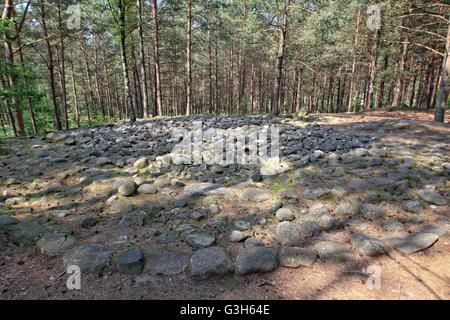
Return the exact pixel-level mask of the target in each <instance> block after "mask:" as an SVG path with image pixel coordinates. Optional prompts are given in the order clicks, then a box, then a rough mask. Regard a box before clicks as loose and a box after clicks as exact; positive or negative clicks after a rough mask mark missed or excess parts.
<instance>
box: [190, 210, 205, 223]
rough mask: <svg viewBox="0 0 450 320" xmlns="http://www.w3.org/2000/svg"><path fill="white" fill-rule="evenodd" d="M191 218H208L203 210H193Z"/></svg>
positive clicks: (198, 219) (196, 219) (197, 219)
mask: <svg viewBox="0 0 450 320" xmlns="http://www.w3.org/2000/svg"><path fill="white" fill-rule="evenodd" d="M189 216H190V218H191V219H192V220H195V221H200V220H203V219H205V218H206V215H205V213H204V212H202V211H193V212H191V213H190V215H189Z"/></svg>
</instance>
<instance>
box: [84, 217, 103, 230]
mask: <svg viewBox="0 0 450 320" xmlns="http://www.w3.org/2000/svg"><path fill="white" fill-rule="evenodd" d="M99 221H100V219H99V218H98V217H86V218H83V220H82V221H81V226H82V227H83V228H85V229H90V228H92V227H94V226H96V225H97V224H98V223H99Z"/></svg>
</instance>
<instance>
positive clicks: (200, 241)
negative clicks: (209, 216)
mask: <svg viewBox="0 0 450 320" xmlns="http://www.w3.org/2000/svg"><path fill="white" fill-rule="evenodd" d="M186 242H187V243H188V244H189V245H190V246H191V247H192V248H194V249H202V248H208V247H211V246H213V245H215V244H216V238H215V237H213V236H209V235H203V234H190V235H188V236H187V238H186Z"/></svg>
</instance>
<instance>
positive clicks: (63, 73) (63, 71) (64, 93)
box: [56, 0, 69, 130]
mask: <svg viewBox="0 0 450 320" xmlns="http://www.w3.org/2000/svg"><path fill="white" fill-rule="evenodd" d="M56 7H57V9H58V26H59V46H60V48H59V49H60V52H59V53H60V58H59V59H60V61H59V63H60V65H59V66H60V70H61V71H60V74H61V77H60V78H61V103H62V106H63V111H64V126H65V127H66V129H67V130H68V129H69V115H68V111H67V89H66V65H65V60H64V51H65V47H64V33H63V24H62V17H61V0H58V1H57V2H56Z"/></svg>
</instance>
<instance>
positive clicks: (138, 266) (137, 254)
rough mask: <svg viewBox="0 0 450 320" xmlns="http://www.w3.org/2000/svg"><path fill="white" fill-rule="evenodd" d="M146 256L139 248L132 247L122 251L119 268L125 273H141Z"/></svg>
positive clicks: (118, 259)
mask: <svg viewBox="0 0 450 320" xmlns="http://www.w3.org/2000/svg"><path fill="white" fill-rule="evenodd" d="M143 267H144V256H143V254H142V251H141V250H140V249H138V248H130V249H127V250H125V251H123V252H122V253H120V255H119V257H118V258H117V270H118V271H119V272H120V273H124V274H141V273H142V269H143Z"/></svg>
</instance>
